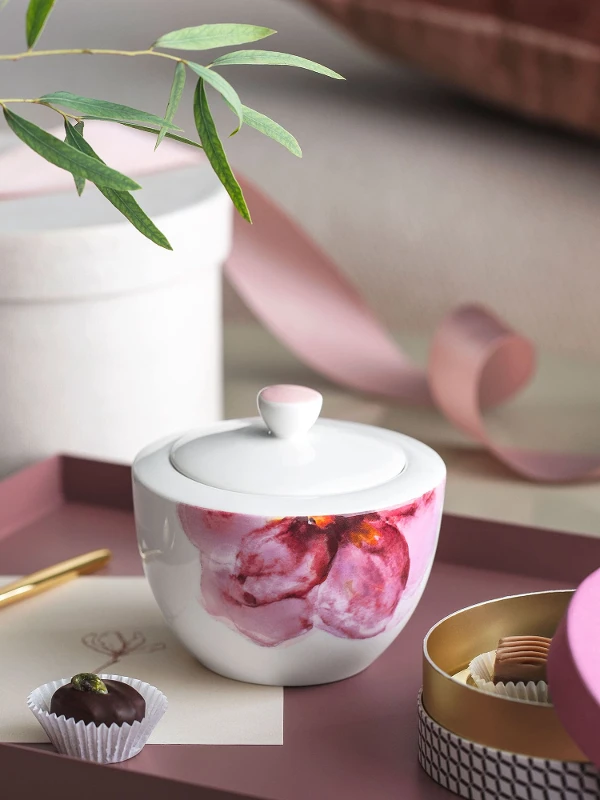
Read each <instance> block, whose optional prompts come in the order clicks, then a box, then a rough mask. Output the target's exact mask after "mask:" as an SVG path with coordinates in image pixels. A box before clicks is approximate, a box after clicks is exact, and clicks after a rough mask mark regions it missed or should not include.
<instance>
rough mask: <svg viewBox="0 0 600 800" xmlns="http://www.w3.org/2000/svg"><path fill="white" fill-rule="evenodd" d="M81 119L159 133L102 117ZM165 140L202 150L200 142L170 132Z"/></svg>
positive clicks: (131, 123) (140, 126) (145, 126)
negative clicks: (114, 123)
mask: <svg viewBox="0 0 600 800" xmlns="http://www.w3.org/2000/svg"><path fill="white" fill-rule="evenodd" d="M81 119H85V120H88V119H90V120H92V119H93V120H97V121H98V122H118V123H119V125H125V127H126V128H135V129H136V131H145V132H146V133H153V134H154V135H155V136H158V134H159V133H160V131H159V129H158V128H150V127H149V126H148V125H138V124H137V123H135V122H124V121H123V120H118V119H117V120H107V119H104V117H88V116H84V117H82V118H81ZM165 136H166V138H167V139H173V140H174V141H176V142H181V143H182V144H189V145H190V146H191V147H197V148H198V149H199V150H202V145H201V144H200V142H194V140H193V139H187V138H186V137H185V136H179V135H178V134H176V133H171V132H170V131H169V132H168V133H166V134H165Z"/></svg>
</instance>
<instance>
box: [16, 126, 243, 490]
mask: <svg viewBox="0 0 600 800" xmlns="http://www.w3.org/2000/svg"><path fill="white" fill-rule="evenodd" d="M150 138H151V137H148V139H150ZM2 143H7V144H8V142H6V139H4V138H3V139H2ZM10 144H13V142H12V140H11V141H10ZM41 163H42V164H43V163H44V162H41ZM140 183H141V184H142V186H143V190H142V191H140V192H137V193H136V199H137V200H138V202H139V203H140V205H141V206H142V207H143V208H144V210H145V211H146V212H147V213H148V214H149V216H150V217H151V218H152V219H153V221H154V222H155V223H156V225H157V226H158V227H159V228H160V230H162V231H163V233H164V234H165V235H166V236H167V238H168V239H169V241H170V242H171V245H172V246H173V252H169V251H167V250H164V249H162V248H160V247H158V246H157V245H155V244H153V243H152V242H150V241H149V240H148V239H146V238H145V237H144V236H142V235H141V234H140V233H139V232H138V231H137V230H135V229H134V228H133V226H132V225H131V224H130V223H129V222H127V221H126V220H125V219H123V217H122V216H121V215H120V214H119V213H118V212H117V211H116V209H114V208H113V207H112V206H111V205H110V204H109V203H108V201H107V200H105V199H104V198H103V197H102V196H101V195H100V193H99V192H98V191H97V189H96V188H95V187H94V186H93V185H91V184H90V183H89V182H88V183H87V185H86V188H85V191H84V194H83V196H82V197H81V198H79V197H78V196H77V195H76V193H75V191H74V190H73V191H72V192H64V193H57V194H49V195H42V196H35V197H27V198H23V199H16V200H6V201H3V202H2V203H1V204H0V265H1V269H0V374H1V375H2V415H1V417H0V441H1V442H2V452H1V454H0V474H6V473H8V472H11V471H13V470H15V469H17V468H20V467H21V466H23V465H25V464H26V463H28V462H31V461H33V460H36V459H39V458H42V457H45V456H48V455H51V454H54V453H56V452H71V453H75V454H81V455H89V456H93V457H98V458H106V459H111V460H119V461H131V460H132V459H133V457H134V456H135V454H136V452H137V451H138V450H139V449H140V448H141V447H142V446H143V445H144V444H146V443H147V442H148V441H151V440H153V439H156V438H157V437H159V436H163V435H165V434H167V433H168V432H170V431H172V430H178V429H182V428H186V427H192V426H196V425H199V424H200V425H201V424H206V423H212V422H214V421H216V420H218V419H221V416H222V366H221V358H222V345H221V334H222V322H221V268H222V264H223V262H224V260H225V258H226V257H227V254H228V252H229V248H230V245H231V235H232V206H231V203H230V201H229V198H228V197H227V195H226V193H225V191H224V190H223V188H222V187H221V185H220V183H219V181H218V179H217V178H216V176H215V175H214V173H213V171H212V170H211V169H210V167H209V166H208V165H207V164H206V163H203V162H200V163H199V164H196V165H193V166H186V167H184V168H180V169H176V170H172V171H166V172H161V173H159V174H154V175H146V176H144V177H143V178H142V179H140Z"/></svg>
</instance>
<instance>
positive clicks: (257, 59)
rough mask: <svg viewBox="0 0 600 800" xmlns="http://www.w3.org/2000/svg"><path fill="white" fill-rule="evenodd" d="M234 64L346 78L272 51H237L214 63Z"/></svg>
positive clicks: (313, 62) (226, 54)
mask: <svg viewBox="0 0 600 800" xmlns="http://www.w3.org/2000/svg"><path fill="white" fill-rule="evenodd" d="M233 64H257V65H264V66H272V67H300V68H301V69H308V70H310V71H311V72H318V73H319V74H320V75H327V76H328V77H329V78H336V79H337V80H340V81H343V80H345V78H344V77H343V75H340V74H339V73H338V72H334V71H333V70H332V69H329V67H324V66H323V65H322V64H317V62H316V61H310V60H309V59H308V58H302V57H301V56H292V55H290V54H289V53H275V52H274V51H272V50H236V51H235V52H234V53H225V55H222V56H219V57H218V58H215V60H214V61H213V62H212V66H213V67H225V66H232V65H233Z"/></svg>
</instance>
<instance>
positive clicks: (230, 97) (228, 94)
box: [187, 61, 244, 135]
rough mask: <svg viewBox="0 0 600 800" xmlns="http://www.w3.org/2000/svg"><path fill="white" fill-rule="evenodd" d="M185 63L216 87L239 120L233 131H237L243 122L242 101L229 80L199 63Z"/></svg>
mask: <svg viewBox="0 0 600 800" xmlns="http://www.w3.org/2000/svg"><path fill="white" fill-rule="evenodd" d="M187 65H188V67H189V68H190V69H191V70H193V71H194V72H195V73H196V75H198V76H199V77H200V78H202V80H203V81H206V83H210V85H211V86H212V87H213V89H216V90H217V92H219V94H220V95H222V97H224V98H225V100H226V101H227V103H228V104H229V106H230V107H231V109H232V110H233V112H234V113H235V114H236V115H237V118H238V120H239V123H240V124H239V125H238V127H237V128H236V129H235V130H234V132H233V133H237V132H238V131H239V129H240V128H241V127H242V123H243V122H244V114H243V111H242V101H241V100H240V96H239V95H238V93H237V92H236V90H235V89H234V88H233V86H232V85H231V84H230V83H229V81H226V80H225V78H224V77H223V76H222V75H219V73H218V72H215V71H214V70H212V69H209V68H208V67H203V66H202V65H201V64H194V62H193V61H188V62H187ZM232 135H233V134H232Z"/></svg>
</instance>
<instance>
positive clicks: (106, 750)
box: [27, 675, 167, 764]
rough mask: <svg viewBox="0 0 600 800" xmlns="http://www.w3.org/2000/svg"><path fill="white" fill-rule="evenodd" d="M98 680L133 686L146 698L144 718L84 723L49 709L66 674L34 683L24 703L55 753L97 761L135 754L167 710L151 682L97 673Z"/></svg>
mask: <svg viewBox="0 0 600 800" xmlns="http://www.w3.org/2000/svg"><path fill="white" fill-rule="evenodd" d="M99 677H100V678H102V680H110V681H122V682H123V683H128V684H129V685H130V686H133V688H134V689H136V690H137V691H138V692H139V693H140V694H141V695H142V697H143V698H144V700H145V701H146V714H145V716H144V719H143V720H141V722H140V721H138V720H136V721H135V722H133V723H128V722H124V723H123V724H122V725H117V724H116V723H113V724H112V725H106V724H104V723H102V725H94V723H93V722H89V723H88V724H87V725H86V724H85V722H83V720H79V721H78V722H75V720H74V719H66V717H65V716H64V715H63V716H60V717H57V716H56V714H51V713H50V701H51V700H52V695H53V694H54V692H55V691H56V690H57V689H60V687H61V686H64V685H65V684H66V683H69V682H70V680H71V679H70V678H62V679H61V680H59V681H51V682H50V683H46V684H44V685H43V686H38V688H37V689H34V690H33V692H31V694H30V695H29V697H28V698H27V706H28V707H29V708H30V709H31V711H32V713H33V715H34V716H35V717H36V719H37V721H38V722H39V723H40V725H41V726H42V728H43V729H44V730H45V731H46V734H47V735H48V738H49V739H50V741H51V742H52V744H53V745H54V747H56V749H57V750H58V752H59V753H64V754H65V755H67V756H74V757H75V758H83V759H85V760H86V761H95V762H96V763H98V764H116V763H117V762H119V761H127V759H129V758H133V757H134V756H137V754H138V753H139V752H140V750H141V749H142V748H143V747H144V745H145V744H146V742H147V741H148V737H149V736H150V734H151V733H152V731H153V730H154V728H155V727H156V725H157V724H158V722H159V720H160V719H161V717H162V716H163V714H164V713H165V711H166V710H167V698H166V697H165V695H164V694H163V693H162V692H161V691H160V690H159V689H157V688H156V687H155V686H151V685H150V684H149V683H144V681H139V680H137V679H136V678H125V677H123V676H122V675H100V676H99Z"/></svg>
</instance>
